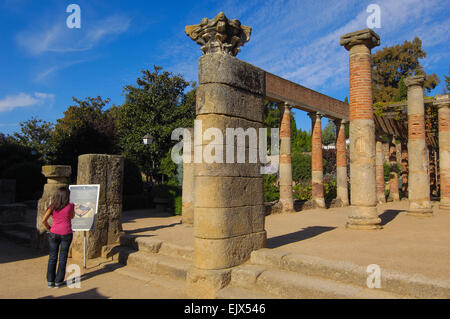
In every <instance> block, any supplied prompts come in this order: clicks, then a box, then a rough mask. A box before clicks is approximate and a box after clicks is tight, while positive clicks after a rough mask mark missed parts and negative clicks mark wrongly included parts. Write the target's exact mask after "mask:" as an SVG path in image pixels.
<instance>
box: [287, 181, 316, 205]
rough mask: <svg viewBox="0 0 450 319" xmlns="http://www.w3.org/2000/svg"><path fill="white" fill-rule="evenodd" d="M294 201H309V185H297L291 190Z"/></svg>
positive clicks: (310, 196) (310, 191) (310, 193)
mask: <svg viewBox="0 0 450 319" xmlns="http://www.w3.org/2000/svg"><path fill="white" fill-rule="evenodd" d="M292 191H293V197H294V199H300V200H305V201H307V200H311V198H312V186H311V183H299V184H297V185H295V186H294V187H293V189H292Z"/></svg>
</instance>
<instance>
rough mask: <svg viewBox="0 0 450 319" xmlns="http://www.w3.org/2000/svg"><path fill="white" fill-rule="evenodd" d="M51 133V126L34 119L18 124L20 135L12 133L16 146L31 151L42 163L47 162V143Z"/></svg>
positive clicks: (48, 123)
mask: <svg viewBox="0 0 450 319" xmlns="http://www.w3.org/2000/svg"><path fill="white" fill-rule="evenodd" d="M52 133H53V124H52V123H50V122H46V121H43V120H41V119H38V118H36V117H32V118H31V119H30V120H28V121H25V122H20V133H18V132H16V133H14V135H13V136H14V139H15V140H16V141H17V143H18V144H20V145H23V146H25V147H28V148H30V149H31V151H32V152H34V153H36V154H38V156H39V160H40V161H41V162H43V163H46V164H47V163H48V161H49V154H48V152H49V141H50V136H51V134H52Z"/></svg>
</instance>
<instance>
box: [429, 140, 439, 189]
mask: <svg viewBox="0 0 450 319" xmlns="http://www.w3.org/2000/svg"><path fill="white" fill-rule="evenodd" d="M434 155H435V153H434V149H433V148H432V147H431V146H429V147H428V161H429V170H428V172H429V174H428V175H429V176H430V195H431V196H436V195H437V194H436V189H437V187H436V166H435V165H434V163H435V159H434Z"/></svg>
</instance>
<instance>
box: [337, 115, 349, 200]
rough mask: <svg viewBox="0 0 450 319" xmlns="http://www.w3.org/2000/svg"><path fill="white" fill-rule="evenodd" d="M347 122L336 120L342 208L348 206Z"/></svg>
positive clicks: (339, 196) (338, 172)
mask: <svg viewBox="0 0 450 319" xmlns="http://www.w3.org/2000/svg"><path fill="white" fill-rule="evenodd" d="M346 123H347V121H346V120H334V124H335V125H336V188H337V194H336V195H337V198H338V199H339V200H340V201H341V204H342V206H348V205H349V200H348V184H347V145H346V142H345V124H346Z"/></svg>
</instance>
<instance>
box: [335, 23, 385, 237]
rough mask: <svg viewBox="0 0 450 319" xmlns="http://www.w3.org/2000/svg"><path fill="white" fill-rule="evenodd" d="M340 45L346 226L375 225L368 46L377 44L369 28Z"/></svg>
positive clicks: (373, 157) (372, 120)
mask: <svg viewBox="0 0 450 319" xmlns="http://www.w3.org/2000/svg"><path fill="white" fill-rule="evenodd" d="M340 43H341V45H343V46H344V47H345V49H347V50H349V51H350V63H349V64H350V184H351V186H350V189H351V195H350V199H351V204H352V206H351V210H350V215H349V217H348V219H347V227H348V228H352V229H379V228H381V226H380V225H379V223H380V222H381V219H380V218H378V213H377V207H376V205H377V194H376V177H375V171H376V170H375V123H374V118H373V109H372V102H373V101H372V67H371V61H370V59H371V53H370V50H371V49H372V48H373V47H375V46H378V45H379V44H380V37H379V36H378V34H376V33H375V32H374V31H373V30H371V29H364V30H360V31H356V32H352V33H348V34H346V35H344V36H342V37H341V42H340Z"/></svg>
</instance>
